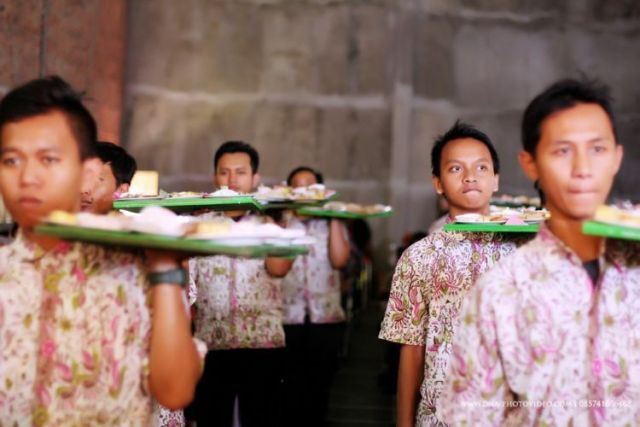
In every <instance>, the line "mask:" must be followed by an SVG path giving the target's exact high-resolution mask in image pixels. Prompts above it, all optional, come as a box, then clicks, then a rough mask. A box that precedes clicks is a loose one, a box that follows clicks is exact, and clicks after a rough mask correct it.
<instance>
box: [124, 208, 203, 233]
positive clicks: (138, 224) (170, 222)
mask: <svg viewBox="0 0 640 427" xmlns="http://www.w3.org/2000/svg"><path fill="white" fill-rule="evenodd" d="M130 219H131V226H130V229H131V230H133V231H139V232H142V233H154V234H164V235H168V236H182V235H184V234H186V233H187V232H189V231H191V230H192V229H193V227H194V224H195V222H194V220H193V219H192V218H191V217H188V216H179V215H176V214H175V213H174V212H172V211H170V210H169V209H165V208H163V207H160V206H147V207H146V208H144V209H142V210H141V211H140V214H139V215H137V216H135V217H130Z"/></svg>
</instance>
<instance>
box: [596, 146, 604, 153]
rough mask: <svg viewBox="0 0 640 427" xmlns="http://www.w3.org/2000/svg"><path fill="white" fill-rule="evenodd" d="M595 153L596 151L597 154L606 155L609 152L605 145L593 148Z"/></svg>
mask: <svg viewBox="0 0 640 427" xmlns="http://www.w3.org/2000/svg"><path fill="white" fill-rule="evenodd" d="M593 151H595V152H596V153H604V152H605V151H607V147H605V146H603V145H596V146H595V147H593Z"/></svg>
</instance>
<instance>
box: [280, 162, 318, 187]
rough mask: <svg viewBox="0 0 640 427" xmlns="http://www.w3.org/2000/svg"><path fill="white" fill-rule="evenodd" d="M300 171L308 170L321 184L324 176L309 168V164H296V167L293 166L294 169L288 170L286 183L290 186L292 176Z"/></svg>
mask: <svg viewBox="0 0 640 427" xmlns="http://www.w3.org/2000/svg"><path fill="white" fill-rule="evenodd" d="M300 172H309V173H310V174H312V175H313V176H315V177H316V182H317V183H318V184H323V183H324V176H322V173H320V172H318V171H317V170H315V169H313V168H310V167H309V166H298V167H297V168H295V169H294V170H292V171H291V172H289V176H287V185H289V186H291V182H292V181H293V177H294V176H296V175H297V174H298V173H300Z"/></svg>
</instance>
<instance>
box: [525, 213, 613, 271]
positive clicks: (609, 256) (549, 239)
mask: <svg viewBox="0 0 640 427" xmlns="http://www.w3.org/2000/svg"><path fill="white" fill-rule="evenodd" d="M536 239H539V240H541V241H542V242H544V243H545V244H547V245H552V246H554V247H555V249H556V250H557V251H558V252H559V253H561V254H564V255H565V256H566V258H567V259H569V260H570V261H571V262H573V263H574V264H576V265H580V266H582V264H583V262H582V260H581V259H580V257H579V256H578V255H577V254H576V253H575V251H574V250H573V249H571V248H570V247H569V246H567V245H566V244H565V243H564V242H563V241H562V240H560V239H559V238H558V237H557V236H556V235H555V234H553V232H552V231H551V229H549V227H548V226H547V223H546V222H543V223H542V224H540V230H539V231H538V235H537V237H536ZM610 247H611V241H610V240H608V239H606V240H605V246H604V247H603V251H602V254H601V255H600V257H599V260H600V267H601V268H602V266H603V261H604V260H607V261H609V262H610V263H611V264H612V265H613V266H614V267H615V268H616V269H618V270H621V269H622V268H623V265H624V259H623V257H621V256H617V253H616V252H615V251H611V250H610Z"/></svg>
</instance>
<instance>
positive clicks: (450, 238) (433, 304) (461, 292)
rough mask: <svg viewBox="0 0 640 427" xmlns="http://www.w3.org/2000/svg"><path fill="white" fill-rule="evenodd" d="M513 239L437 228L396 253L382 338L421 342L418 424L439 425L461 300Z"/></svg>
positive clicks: (512, 247)
mask: <svg viewBox="0 0 640 427" xmlns="http://www.w3.org/2000/svg"><path fill="white" fill-rule="evenodd" d="M505 236H506V237H505ZM517 239H518V240H516V239H515V238H514V237H513V236H511V235H506V234H492V233H457V232H445V231H439V232H436V233H434V234H432V235H429V236H427V237H425V238H424V239H422V240H420V241H419V242H417V243H415V244H413V245H412V246H410V247H409V248H408V249H407V250H405V252H404V253H403V254H402V256H401V257H400V260H399V261H398V264H397V266H396V271H395V274H394V276H393V282H392V285H391V294H390V296H389V302H388V304H387V310H386V313H385V316H384V320H383V322H382V328H381V331H380V338H382V339H384V340H387V341H391V342H396V343H400V344H408V345H420V346H425V365H424V380H423V382H422V385H421V388H420V394H421V398H420V403H419V406H418V410H417V413H416V425H419V426H437V425H442V423H441V422H440V421H439V420H438V417H437V416H436V401H437V399H438V396H439V394H440V390H441V387H442V384H443V382H444V380H445V377H446V371H447V366H448V364H449V359H450V357H451V339H452V337H453V330H454V327H455V324H456V322H457V315H458V310H459V307H460V303H461V301H462V300H463V298H464V297H465V295H466V294H467V292H468V291H469V289H471V287H472V286H473V284H474V282H475V280H476V278H477V277H478V276H479V275H480V274H481V273H482V272H484V271H486V270H487V269H488V268H489V267H491V266H492V265H494V264H495V263H496V261H498V260H499V259H500V258H503V257H505V256H507V255H508V254H510V253H511V252H513V251H514V250H515V248H516V242H517V241H522V240H523V237H521V236H518V238H517Z"/></svg>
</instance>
